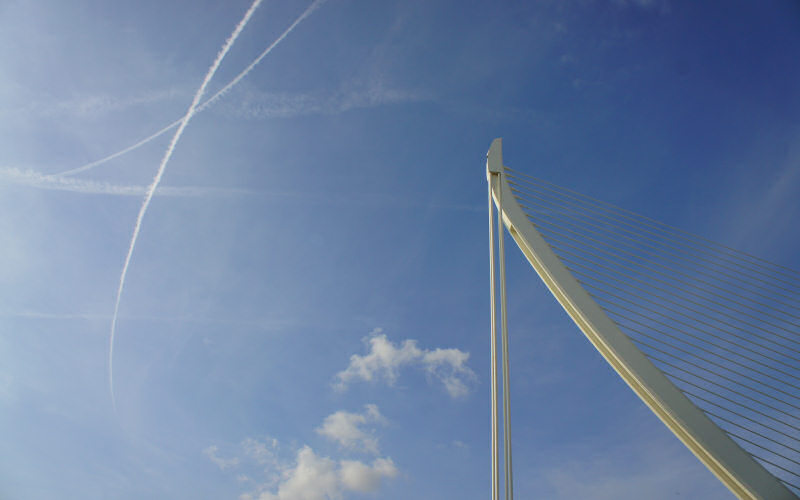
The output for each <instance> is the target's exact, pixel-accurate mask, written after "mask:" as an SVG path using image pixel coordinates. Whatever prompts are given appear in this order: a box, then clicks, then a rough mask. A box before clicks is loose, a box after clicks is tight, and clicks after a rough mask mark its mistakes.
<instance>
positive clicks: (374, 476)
mask: <svg viewBox="0 0 800 500" xmlns="http://www.w3.org/2000/svg"><path fill="white" fill-rule="evenodd" d="M339 475H340V477H341V480H342V485H344V488H345V489H348V490H351V491H357V492H359V493H371V492H373V491H377V490H378V488H379V487H380V485H381V480H382V479H383V478H384V477H388V478H392V477H395V476H396V475H397V468H396V467H395V465H394V462H392V459H390V458H378V459H376V460H375V461H373V462H372V465H371V466H370V465H367V464H365V463H363V462H359V461H357V460H342V462H341V466H340V470H339Z"/></svg>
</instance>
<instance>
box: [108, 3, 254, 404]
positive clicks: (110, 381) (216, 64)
mask: <svg viewBox="0 0 800 500" xmlns="http://www.w3.org/2000/svg"><path fill="white" fill-rule="evenodd" d="M260 4H261V0H254V1H253V4H252V5H251V6H250V8H249V9H247V12H245V14H244V17H243V18H242V20H241V21H239V24H238V25H236V28H235V29H234V30H233V33H231V35H230V36H229V37H228V39H227V40H226V41H225V44H224V45H223V47H222V50H220V51H219V53H217V57H216V58H215V59H214V62H213V63H212V64H211V67H210V68H209V69H208V71H207V72H206V76H205V78H203V83H201V84H200V88H198V89H197V92H196V93H195V96H194V99H192V104H191V105H190V106H189V109H188V110H187V111H186V115H185V116H184V117H183V119H182V120H181V124H180V126H179V127H178V130H177V131H176V132H175V135H174V136H172V141H171V142H170V144H169V147H168V148H167V151H166V153H165V154H164V158H163V159H162V160H161V165H159V167H158V172H156V176H155V178H154V179H153V182H152V184H150V187H149V188H148V190H147V194H146V195H145V198H144V202H143V203H142V207H141V208H140V209H139V215H138V216H137V217H136V224H135V225H134V227H133V236H132V237H131V244H130V246H129V247H128V254H127V255H126V256H125V263H124V264H123V266H122V273H121V274H120V278H119V287H118V288H117V299H116V301H115V303H114V314H113V316H112V318H111V333H110V335H109V347H108V388H109V392H110V394H111V403H112V405H113V406H114V411H116V408H117V403H116V399H115V397H114V334H115V332H116V327H117V315H118V313H119V304H120V299H121V298H122V290H123V288H124V287H125V276H126V275H127V274H128V268H129V267H130V264H131V257H132V256H133V249H134V248H135V247H136V240H137V239H138V238H139V231H140V229H141V228H142V220H143V219H144V216H145V214H146V213H147V207H149V206H150V201H151V200H152V199H153V195H154V194H155V191H156V188H158V184H159V183H160V182H161V178H162V177H163V176H164V170H166V167H167V163H168V162H169V160H170V158H171V157H172V153H173V151H175V146H176V145H177V144H178V141H179V140H180V138H181V135H182V134H183V131H184V130H185V129H186V126H187V125H188V124H189V121H190V120H191V119H192V116H194V113H195V109H196V108H197V106H198V104H199V103H200V99H202V97H203V94H204V93H205V91H206V87H207V86H208V84H209V82H210V81H211V79H212V78H213V77H214V73H216V72H217V68H219V65H220V64H221V63H222V59H224V58H225V55H226V54H227V53H228V51H229V50H230V48H231V47H232V46H233V44H234V42H235V41H236V39H237V38H238V37H239V34H240V33H241V32H242V30H243V29H244V27H245V26H246V25H247V22H248V21H250V18H251V17H252V16H253V13H254V12H255V10H256V9H257V8H258V6H259V5H260Z"/></svg>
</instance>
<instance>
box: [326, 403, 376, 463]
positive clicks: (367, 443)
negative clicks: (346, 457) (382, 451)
mask: <svg viewBox="0 0 800 500" xmlns="http://www.w3.org/2000/svg"><path fill="white" fill-rule="evenodd" d="M385 422H386V419H385V418H384V417H383V415H381V412H380V411H379V410H378V407H377V406H375V405H374V404H368V405H365V406H364V413H350V412H347V411H344V410H340V411H337V412H335V413H333V414H331V415H328V416H327V417H325V421H324V422H323V423H322V426H321V427H318V428H317V433H319V434H320V435H322V436H325V437H327V438H328V439H331V440H333V441H336V442H337V443H339V445H340V446H342V447H343V448H347V449H351V450H357V451H365V452H367V453H373V454H376V455H377V454H378V438H377V437H375V436H374V435H373V434H371V433H369V432H367V431H365V430H364V429H362V426H364V425H366V424H383V423H385Z"/></svg>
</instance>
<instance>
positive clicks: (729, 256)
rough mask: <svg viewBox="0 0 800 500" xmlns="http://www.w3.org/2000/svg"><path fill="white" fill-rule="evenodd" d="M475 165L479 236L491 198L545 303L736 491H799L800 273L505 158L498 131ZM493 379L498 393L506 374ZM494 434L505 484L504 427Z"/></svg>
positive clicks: (754, 495) (744, 494)
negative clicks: (543, 290)
mask: <svg viewBox="0 0 800 500" xmlns="http://www.w3.org/2000/svg"><path fill="white" fill-rule="evenodd" d="M486 169H487V179H488V181H489V196H490V200H489V209H490V234H492V232H493V230H492V227H491V224H492V223H491V221H492V213H491V211H492V204H494V205H495V206H496V207H497V210H498V217H499V219H501V220H502V225H505V227H506V228H507V230H508V232H509V233H510V234H511V236H512V237H513V239H514V241H515V242H516V243H517V245H518V246H519V248H520V250H522V253H523V254H524V255H525V257H526V258H527V259H528V261H529V262H530V264H531V265H532V266H533V268H534V269H535V270H536V272H537V273H538V275H539V277H540V278H541V279H542V281H543V282H544V283H545V285H546V286H547V288H548V289H549V290H550V292H551V293H552V294H553V296H554V297H555V298H556V300H557V301H558V302H559V303H560V304H561V306H562V307H563V308H564V310H565V311H566V312H567V314H568V315H569V316H570V318H572V320H573V321H574V322H575V324H576V325H577V326H578V328H579V329H580V330H581V331H582V332H583V333H584V335H586V337H587V338H588V339H589V340H590V341H591V342H592V344H593V345H594V346H595V348H596V349H597V350H598V351H599V352H600V354H601V355H602V356H603V358H605V360H606V361H607V362H608V363H609V364H610V365H611V366H612V367H613V368H614V370H615V371H616V372H617V373H618V374H619V376H620V377H622V379H623V380H624V381H625V383H627V384H628V386H630V387H631V389H633V391H634V392H635V393H636V395H637V396H639V398H641V400H642V401H644V403H645V404H646V405H647V406H648V407H649V408H650V409H651V410H652V411H653V413H655V414H656V415H657V416H658V417H659V418H660V419H661V421H662V422H663V423H664V424H665V425H666V426H667V428H669V429H670V430H671V431H672V432H673V433H674V434H675V435H676V436H677V437H678V438H679V439H680V440H681V441H682V442H683V443H684V444H685V445H686V446H687V447H688V448H689V449H690V450H691V451H692V452H693V453H694V454H695V455H696V456H697V457H698V458H699V459H700V461H701V462H703V463H704V464H705V465H706V466H707V467H708V468H709V469H710V470H711V471H712V472H713V473H714V474H715V475H716V476H717V477H718V478H719V480H720V481H722V483H723V484H725V486H727V487H728V488H729V489H730V490H731V491H732V492H733V493H734V494H735V495H736V496H737V497H739V498H742V499H770V500H772V499H796V498H798V497H797V496H796V494H795V493H794V492H793V491H797V492H800V273H798V272H797V271H794V270H791V269H789V268H786V267H783V266H780V265H777V264H773V263H770V262H768V261H765V260H763V259H759V258H757V257H754V256H752V255H749V254H745V253H742V252H738V251H736V250H734V249H731V248H728V247H725V246H723V245H720V244H717V243H714V242H712V241H710V240H706V239H704V238H701V237H699V236H696V235H693V234H690V233H687V232H684V231H682V230H679V229H677V228H673V227H671V226H668V225H666V224H663V223H660V222H658V221H655V220H653V219H649V218H647V217H644V216H641V215H638V214H635V213H633V212H630V211H627V210H624V209H621V208H619V207H616V206H613V205H610V204H607V203H604V202H602V201H599V200H596V199H594V198H590V197H588V196H585V195H582V194H580V193H577V192H575V191H571V190H568V189H566V188H562V187H560V186H557V185H555V184H552V183H549V182H546V181H543V180H540V179H537V178H535V177H532V176H528V175H526V174H522V173H520V172H518V171H516V170H513V169H510V168H508V167H505V166H504V165H503V159H502V141H501V139H495V140H494V141H493V142H492V145H491V148H490V149H489V152H488V155H487V161H486ZM492 202H493V203H492ZM502 225H500V227H498V231H500V232H501V235H502ZM492 238H493V237H492ZM490 241H491V246H492V249H494V243H493V241H492V239H491V238H490ZM502 251H503V250H502V246H501V247H500V253H501V255H500V261H501V276H500V284H501V300H503V302H504V301H505V293H504V283H503V280H504V278H503V272H504V271H503V269H504V268H503V264H502V259H503V255H502ZM493 252H494V250H492V253H493ZM494 261H495V258H494V255H492V342H493V344H492V370H493V373H492V389H493V391H492V399H493V400H492V405H493V406H492V408H493V410H492V412H493V414H492V427H493V428H492V433H493V436H492V448H493V449H492V472H493V481H492V495H493V498H497V497H499V487H498V484H499V479H498V478H497V477H496V476H497V471H498V461H499V455H498V450H497V448H498V440H497V422H496V417H497V399H496V398H497V381H496V359H495V344H494V343H495V333H494V330H495V318H494V316H495V305H494V301H495V292H494V285H495V278H494ZM503 306H504V304H503ZM504 309H505V307H503V308H502V315H503V318H502V322H503V326H504V330H505V311H504ZM503 334H504V335H506V333H505V331H504V332H503ZM505 347H506V344H505V342H504V348H505ZM503 354H504V356H503V361H504V364H503V368H504V370H506V369H507V353H505V352H504V353H503ZM503 385H504V387H503V393H504V397H507V393H508V387H507V379H506V378H505V374H504V384H503ZM503 408H504V411H503V413H504V418H505V419H506V420H505V421H506V422H508V415H505V413H506V411H505V410H506V408H507V405H505V404H504V407H503ZM505 445H506V446H507V447H508V448H509V449H508V451H507V464H506V468H507V472H506V473H507V476H506V482H507V483H508V482H513V481H511V480H510V479H511V478H510V435H509V436H508V437H507V439H506V444H505ZM509 489H510V487H509V485H507V490H506V498H510V497H509ZM510 496H511V497H513V490H511V491H510Z"/></svg>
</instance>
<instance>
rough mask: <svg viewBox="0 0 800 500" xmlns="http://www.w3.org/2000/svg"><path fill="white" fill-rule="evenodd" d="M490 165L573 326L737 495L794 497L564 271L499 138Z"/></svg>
mask: <svg viewBox="0 0 800 500" xmlns="http://www.w3.org/2000/svg"><path fill="white" fill-rule="evenodd" d="M486 169H487V178H488V180H489V184H490V187H491V190H492V192H491V196H492V197H493V199H494V201H495V204H496V205H497V206H498V210H499V212H500V214H501V216H502V221H503V223H504V224H505V226H506V227H507V228H508V231H509V233H510V234H511V236H512V237H513V238H514V240H515V241H516V242H517V245H519V248H520V250H522V253H523V254H524V255H525V257H526V258H527V259H528V261H529V262H530V263H531V265H532V266H533V268H534V269H535V270H536V272H537V273H538V274H539V276H540V277H541V279H542V281H544V283H545V285H546V286H547V288H548V289H549V290H550V291H551V292H552V294H553V295H554V296H555V298H556V300H558V302H559V303H560V304H561V306H562V307H563V308H564V310H565V311H566V312H567V314H569V316H570V317H571V318H572V320H573V321H574V322H575V324H576V325H577V326H578V327H579V328H580V329H581V331H582V332H583V333H584V334H585V335H586V337H587V338H588V339H589V340H590V341H591V342H592V344H593V345H594V346H595V348H597V350H598V351H599V352H600V354H601V355H602V356H603V357H604V358H605V359H606V361H607V362H608V363H609V364H610V365H611V366H612V367H613V368H614V370H616V372H617V373H618V374H619V375H620V377H622V379H623V380H624V381H625V382H626V383H627V384H628V385H629V386H630V387H631V389H633V391H634V392H635V393H636V394H637V395H638V396H639V397H640V398H641V399H642V401H644V402H645V404H647V406H648V407H650V409H651V410H652V411H653V412H654V413H655V414H656V415H657V416H658V417H659V418H660V419H661V420H662V421H663V422H664V424H665V425H666V426H667V427H668V428H669V429H670V430H671V431H672V432H673V433H674V434H675V435H676V436H677V437H678V438H679V439H680V440H681V441H683V443H684V444H685V445H686V446H687V447H688V448H689V449H690V450H691V451H692V452H693V453H694V454H695V455H696V456H697V457H698V458H699V459H700V461H702V462H703V463H704V464H705V465H706V466H707V467H708V468H709V469H710V470H711V471H712V472H713V473H714V474H715V475H716V476H717V477H718V478H719V479H720V481H722V482H723V484H725V485H726V486H727V487H728V488H729V489H730V490H731V491H732V492H733V493H734V494H735V495H736V496H737V497H739V498H741V499H763V500H773V499H774V500H784V499H787V500H788V499H796V498H797V497H796V496H795V495H794V494H793V493H792V492H791V491H789V489H788V488H787V487H786V486H784V485H783V483H781V482H780V481H779V480H778V479H777V478H776V477H774V476H773V475H772V474H770V473H769V472H768V471H767V470H766V469H765V468H764V467H763V466H761V465H760V464H759V463H758V462H756V461H755V459H753V457H752V456H750V455H749V454H748V453H747V452H746V451H744V450H743V449H742V448H741V447H740V446H739V445H738V444H737V443H736V442H735V441H733V439H731V438H730V437H729V436H728V435H727V434H725V432H724V431H723V430H722V429H720V428H719V427H718V426H717V425H716V424H715V423H714V422H712V421H711V420H710V419H709V418H708V417H707V416H706V415H705V414H704V413H703V412H702V411H701V410H700V409H699V408H697V407H696V406H695V405H694V404H693V403H692V402H691V401H690V400H689V399H688V398H687V397H686V396H685V395H684V394H683V393H682V392H681V391H680V390H679V389H678V388H677V387H675V385H674V384H673V383H672V382H670V380H669V379H667V377H666V376H665V375H664V374H663V373H662V372H661V371H660V370H659V369H658V368H657V367H656V366H655V365H653V364H652V363H651V362H650V360H649V359H647V357H646V356H645V355H644V354H643V353H642V352H641V351H640V350H639V349H638V348H637V347H636V346H635V345H634V344H633V343H632V342H631V340H630V339H629V338H628V337H627V336H626V335H625V334H623V333H622V331H621V330H620V329H619V327H618V326H617V325H616V323H614V322H613V321H612V320H611V319H610V318H609V317H608V316H607V315H606V313H605V312H604V311H603V310H602V308H601V307H600V306H599V305H598V304H597V303H596V302H595V301H594V300H593V299H592V298H591V296H590V295H589V294H588V293H587V292H586V291H585V290H584V288H583V287H582V286H581V285H580V284H579V283H578V281H577V280H576V279H575V278H574V277H573V276H572V274H571V273H570V272H569V270H568V269H566V267H565V266H564V265H563V263H562V262H561V260H560V259H559V258H558V256H556V254H555V253H554V252H553V251H552V249H551V248H550V246H549V245H548V244H547V242H546V241H545V240H544V239H543V238H542V236H541V235H540V234H539V232H538V231H537V230H536V228H535V227H534V225H533V224H532V223H531V222H530V221H529V220H528V218H527V217H526V216H525V214H524V212H523V211H522V209H521V208H520V206H519V204H518V203H517V201H516V198H515V196H514V194H513V193H512V191H511V188H510V187H509V185H508V183H507V181H506V180H505V176H504V175H503V160H502V141H501V139H495V140H494V141H493V142H492V145H491V148H490V149H489V153H488V155H487V160H486ZM493 181H494V182H493Z"/></svg>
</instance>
